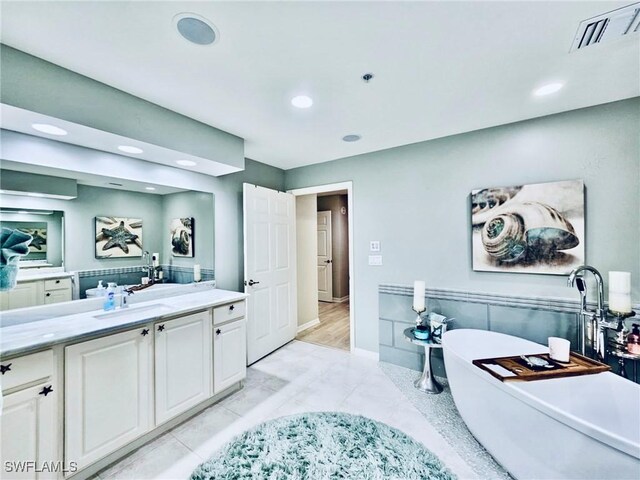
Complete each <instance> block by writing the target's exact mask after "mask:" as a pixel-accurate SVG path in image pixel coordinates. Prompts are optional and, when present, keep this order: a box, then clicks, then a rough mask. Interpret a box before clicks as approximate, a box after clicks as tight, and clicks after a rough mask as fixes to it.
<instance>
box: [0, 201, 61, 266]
mask: <svg viewBox="0 0 640 480" xmlns="http://www.w3.org/2000/svg"><path fill="white" fill-rule="evenodd" d="M0 226H1V227H3V228H10V229H12V230H15V229H17V230H20V231H22V232H24V233H27V234H29V235H31V237H33V240H31V243H30V245H29V253H28V254H27V255H25V256H24V257H22V259H21V260H20V268H36V267H37V268H41V267H62V266H64V212H62V211H59V210H42V209H39V210H36V209H32V208H23V209H18V208H4V207H2V208H1V209H0Z"/></svg>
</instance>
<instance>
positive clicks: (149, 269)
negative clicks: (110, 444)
mask: <svg viewBox="0 0 640 480" xmlns="http://www.w3.org/2000/svg"><path fill="white" fill-rule="evenodd" d="M145 259H146V261H147V266H146V267H144V266H143V267H142V271H143V272H147V277H149V282H150V283H153V281H154V280H155V268H154V267H153V260H152V258H151V254H150V253H149V252H148V251H147V250H144V251H143V252H142V261H145Z"/></svg>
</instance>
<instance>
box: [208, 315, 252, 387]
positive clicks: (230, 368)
mask: <svg viewBox="0 0 640 480" xmlns="http://www.w3.org/2000/svg"><path fill="white" fill-rule="evenodd" d="M246 376H247V327H246V324H245V321H244V319H241V320H237V321H235V322H231V323H227V324H226V325H222V326H219V327H215V331H214V335H213V393H216V394H217V393H219V392H221V391H222V390H224V389H225V388H228V387H230V386H231V385H233V384H234V383H236V382H239V381H240V380H243V379H244V378H245V377H246Z"/></svg>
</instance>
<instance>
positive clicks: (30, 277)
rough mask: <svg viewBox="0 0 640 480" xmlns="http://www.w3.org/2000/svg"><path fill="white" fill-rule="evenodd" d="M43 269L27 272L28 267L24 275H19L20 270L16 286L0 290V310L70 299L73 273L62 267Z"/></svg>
mask: <svg viewBox="0 0 640 480" xmlns="http://www.w3.org/2000/svg"><path fill="white" fill-rule="evenodd" d="M38 270H40V269H38ZM43 270H44V271H34V272H29V269H25V272H26V273H27V274H26V275H21V274H22V270H21V271H20V273H19V274H18V275H19V277H18V284H17V285H16V287H15V288H14V289H13V290H10V291H8V292H0V311H6V310H13V309H16V308H26V307H35V306H37V305H50V304H52V303H59V302H68V301H70V300H71V298H72V286H71V277H72V276H73V275H72V274H71V273H66V272H64V271H63V269H59V270H57V269H51V270H49V269H43Z"/></svg>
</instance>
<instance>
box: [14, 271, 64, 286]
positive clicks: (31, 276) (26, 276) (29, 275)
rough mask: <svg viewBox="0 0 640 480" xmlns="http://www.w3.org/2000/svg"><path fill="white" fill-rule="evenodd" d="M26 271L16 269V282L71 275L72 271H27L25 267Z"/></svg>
mask: <svg viewBox="0 0 640 480" xmlns="http://www.w3.org/2000/svg"><path fill="white" fill-rule="evenodd" d="M25 270H26V272H25V273H23V270H19V271H18V283H24V282H35V281H37V280H51V279H52V278H67V277H73V273H70V272H39V271H35V270H37V269H34V271H33V272H28V270H29V269H25Z"/></svg>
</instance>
